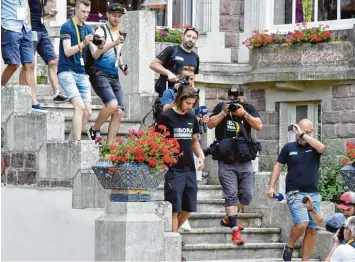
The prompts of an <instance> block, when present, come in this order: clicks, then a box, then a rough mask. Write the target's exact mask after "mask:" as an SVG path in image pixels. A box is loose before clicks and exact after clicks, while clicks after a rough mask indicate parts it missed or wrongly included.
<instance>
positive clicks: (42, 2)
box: [39, 0, 44, 17]
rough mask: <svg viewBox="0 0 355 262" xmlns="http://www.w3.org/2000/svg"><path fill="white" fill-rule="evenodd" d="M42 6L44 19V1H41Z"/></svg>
mask: <svg viewBox="0 0 355 262" xmlns="http://www.w3.org/2000/svg"><path fill="white" fill-rule="evenodd" d="M39 2H40V4H41V11H42V17H44V0H40V1H39Z"/></svg>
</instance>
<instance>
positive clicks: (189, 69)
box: [184, 66, 195, 72]
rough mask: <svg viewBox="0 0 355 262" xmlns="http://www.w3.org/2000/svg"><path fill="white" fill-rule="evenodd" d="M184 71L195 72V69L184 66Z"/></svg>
mask: <svg viewBox="0 0 355 262" xmlns="http://www.w3.org/2000/svg"><path fill="white" fill-rule="evenodd" d="M184 70H185V71H191V72H195V68H194V67H193V66H184Z"/></svg>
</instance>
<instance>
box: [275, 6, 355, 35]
mask: <svg viewBox="0 0 355 262" xmlns="http://www.w3.org/2000/svg"><path fill="white" fill-rule="evenodd" d="M271 2H273V14H274V15H273V21H272V22H273V25H294V24H297V23H302V22H307V23H313V22H316V24H318V23H317V22H320V21H322V22H325V21H329V22H330V25H332V24H333V25H336V24H344V25H348V27H349V28H342V29H350V28H352V26H353V24H354V23H355V0H272V1H271ZM349 19H353V21H351V20H349ZM346 20H348V21H346ZM334 29H336V28H334Z"/></svg>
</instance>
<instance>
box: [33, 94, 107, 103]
mask: <svg viewBox="0 0 355 262" xmlns="http://www.w3.org/2000/svg"><path fill="white" fill-rule="evenodd" d="M63 94H64V93H63ZM91 99H92V102H91V104H92V105H103V103H102V100H101V98H100V97H98V96H96V95H91ZM37 100H38V102H39V103H40V104H41V105H42V104H50V103H63V102H54V101H53V95H50V96H37ZM67 103H69V104H70V102H69V101H68V102H67Z"/></svg>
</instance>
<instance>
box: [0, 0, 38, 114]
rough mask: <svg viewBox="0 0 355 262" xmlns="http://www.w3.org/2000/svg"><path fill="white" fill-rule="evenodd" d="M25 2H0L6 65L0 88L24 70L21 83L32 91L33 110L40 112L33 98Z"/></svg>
mask: <svg viewBox="0 0 355 262" xmlns="http://www.w3.org/2000/svg"><path fill="white" fill-rule="evenodd" d="M29 18H30V17H29V8H28V3H27V0H18V1H12V0H1V54H2V59H3V60H4V63H5V64H6V65H7V66H6V68H5V70H4V71H3V73H2V75H1V85H2V86H4V85H6V84H7V83H8V81H9V80H10V78H11V77H12V75H13V74H14V73H15V72H16V70H17V69H18V68H19V66H20V64H22V65H23V67H24V74H23V76H22V77H21V78H20V84H21V85H25V84H26V83H27V85H28V86H29V87H30V88H31V92H32V109H35V110H42V107H41V106H40V105H39V103H38V101H37V96H36V86H35V75H34V64H33V63H32V61H33V59H34V56H33V44H32V31H31V26H30V20H29Z"/></svg>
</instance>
